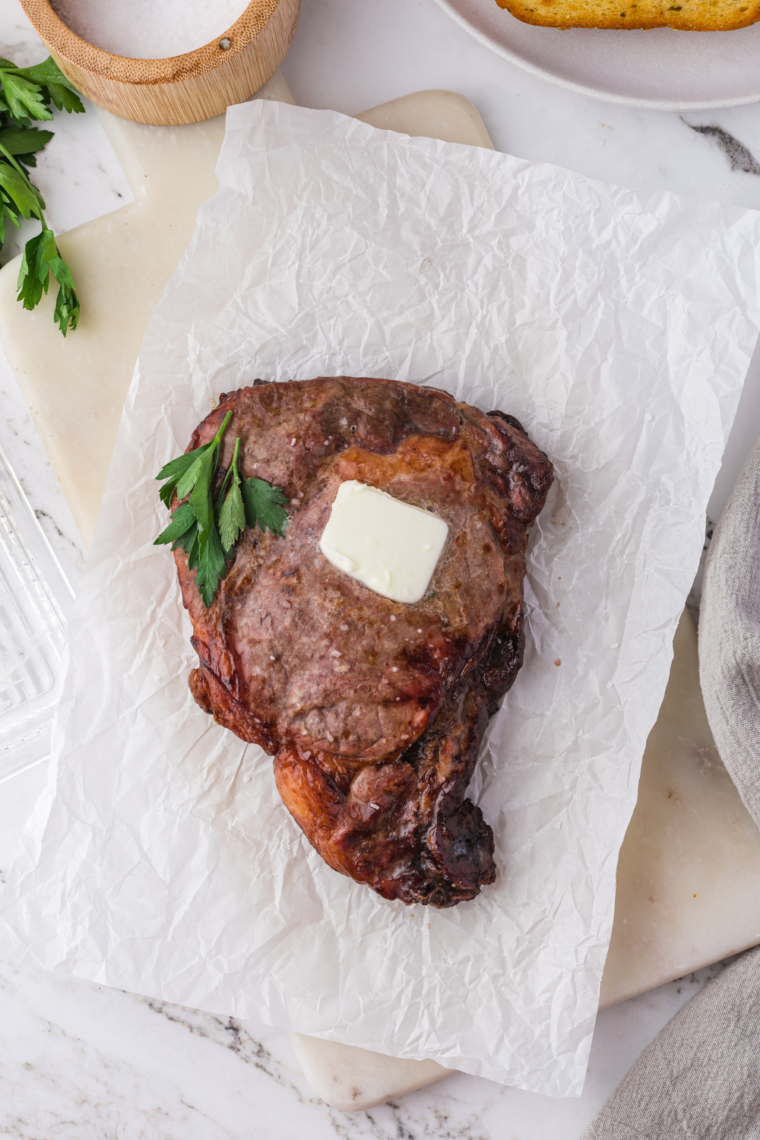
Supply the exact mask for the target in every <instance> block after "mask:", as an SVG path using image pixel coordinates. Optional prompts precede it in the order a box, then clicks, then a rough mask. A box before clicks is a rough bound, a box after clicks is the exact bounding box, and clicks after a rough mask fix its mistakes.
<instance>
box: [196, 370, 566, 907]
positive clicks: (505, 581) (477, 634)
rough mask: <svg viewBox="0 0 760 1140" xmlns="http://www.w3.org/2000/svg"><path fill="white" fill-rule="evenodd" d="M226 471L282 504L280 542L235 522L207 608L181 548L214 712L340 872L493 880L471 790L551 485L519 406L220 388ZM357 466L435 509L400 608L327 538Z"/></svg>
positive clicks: (471, 885)
mask: <svg viewBox="0 0 760 1140" xmlns="http://www.w3.org/2000/svg"><path fill="white" fill-rule="evenodd" d="M230 411H231V412H232V413H233V416H232V420H231V422H230V425H229V427H228V428H227V431H226V433H225V436H224V440H223V450H222V455H221V461H220V465H219V470H220V475H219V476H218V478H219V479H220V481H221V476H222V474H223V472H224V471H225V470H226V468H227V466H228V464H229V463H230V461H231V457H232V449H233V445H234V440H235V437H236V436H240V437H241V450H240V471H241V475H242V476H243V478H250V477H252V476H256V477H258V478H260V479H265V480H267V481H268V482H269V483H273V484H275V485H276V486H278V487H282V488H283V489H284V491H285V493H286V495H287V496H288V498H289V499H290V505H289V507H288V513H289V522H288V525H287V530H286V534H285V537H284V538H278V537H277V536H275V535H272V534H271V533H269V532H267V533H266V534H262V533H261V531H260V530H259V529H258V528H257V529H256V530H255V531H252V530H250V529H246V531H245V532H244V534H243V536H242V538H241V539H240V541H239V542H238V544H237V546H236V547H235V548H234V551H233V557H232V561H231V563H230V565H229V569H228V572H227V577H226V578H225V580H224V581H223V582H222V583H221V586H220V588H219V591H218V593H217V595H216V597H215V598H214V600H213V602H212V604H211V606H210V607H209V608H208V609H206V608H205V606H204V605H203V602H202V600H201V597H200V595H199V593H198V590H197V588H196V585H195V572H194V571H190V570H188V567H187V558H186V555H185V554H184V552H183V551H182V550H177V551H175V559H176V562H177V569H178V572H179V579H180V585H181V588H182V596H183V600H184V604H185V606H186V608H187V610H188V611H189V614H190V618H191V620H192V624H193V629H194V636H193V645H194V647H195V649H196V651H197V653H198V657H199V661H200V664H199V667H198V668H197V669H195V670H194V671H193V673H192V674H191V677H190V687H191V689H192V692H193V695H194V697H195V699H196V701H197V702H198V704H199V705H200V706H201V708H203V709H205V710H206V712H209V713H211V714H212V715H213V716H214V718H215V719H216V720H217V721H218V722H219V723H220V724H222V725H224V726H225V727H226V728H229V729H231V730H232V732H234V733H236V734H237V735H238V736H239V737H241V738H242V739H243V740H247V741H251V742H253V743H256V744H259V745H261V747H262V748H264V749H265V750H266V751H267V752H269V753H271V754H273V755H274V768H275V778H276V781H277V787H278V789H279V791H280V794H281V796H282V798H283V800H284V802H285V804H286V806H287V808H288V809H289V811H290V812H291V814H292V815H293V817H294V819H295V820H296V822H297V823H298V824H299V826H300V827H301V828H302V830H303V831H304V833H305V834H306V836H307V838H308V839H309V841H310V843H311V844H312V845H313V846H314V847H315V848H316V850H317V851H318V852H319V854H320V855H321V856H322V858H323V859H324V860H325V861H326V862H327V863H328V864H329V865H330V866H331V867H333V868H334V869H335V870H336V871H341V872H342V873H343V874H345V875H348V876H349V877H350V878H352V879H355V880H356V881H357V882H360V883H367V884H368V885H369V886H371V887H372V888H373V889H374V890H375V891H377V892H378V894H380V895H382V896H383V898H386V899H401V900H402V901H403V902H405V903H409V904H411V903H426V904H429V905H431V906H435V907H447V906H454V905H455V904H456V903H458V902H461V901H462V900H464V899H471V898H474V897H475V896H476V895H477V894H478V893H479V891H480V888H481V887H482V886H484V885H485V884H487V883H491V882H493V880H494V877H495V866H494V860H493V850H494V844H493V833H492V831H491V828H490V827H489V826H488V824H487V823H485V821H484V819H483V816H482V813H481V811H480V809H479V808H478V807H476V806H475V805H473V804H472V803H470V801H469V800H466V799H465V791H466V789H467V785H468V783H469V781H470V778H471V776H472V773H473V770H474V767H475V763H476V760H477V756H478V751H479V748H480V743H481V740H482V737H483V732H484V730H485V727H486V724H487V722H488V719H489V717H490V716H492V715H493V713H494V712H495V710H496V708H497V705H498V703H499V701H500V700H501V698H502V697H503V695H504V694H505V693H506V691H507V690H508V689H509V687H510V686H511V684H512V682H513V681H514V679H515V676H516V674H517V671H518V669H519V668H520V665H521V664H522V655H523V618H522V604H523V578H524V575H525V545H526V541H527V530H528V528H529V527H530V525H531V523H532V522H533V520H534V519H535V517H536V515H537V514H538V513H539V511H540V510H541V508H542V507H543V505H544V502H545V499H546V495H547V493H548V490H549V487H550V486H551V482H552V466H551V463H550V462H549V460H548V459H547V457H546V456H545V455H544V453H543V452H542V451H540V450H539V449H538V448H537V447H536V446H535V444H533V443H531V441H530V440H529V439H528V437H527V435H526V434H525V432H524V431H523V429H522V428H521V427H520V425H519V424H518V423H517V421H516V420H514V419H512V418H511V417H510V416H506V415H504V414H503V413H501V412H489V413H488V415H485V414H484V413H483V412H480V411H478V410H477V409H476V408H473V407H471V406H470V405H468V404H462V403H457V402H456V401H455V400H454V399H453V398H452V397H451V396H449V395H448V394H447V393H445V392H440V391H437V390H436V389H433V388H421V387H417V386H416V385H413V384H404V383H400V382H398V381H394V380H368V379H355V378H353V377H346V376H342V377H335V378H331V377H325V378H320V379H316V380H306V381H291V382H289V383H277V384H275V383H273V384H265V383H261V382H259V381H257V382H256V383H255V384H254V385H253V386H252V387H250V388H241V389H239V390H238V391H236V392H232V393H229V394H227V395H225V396H223V397H222V399H221V401H220V403H219V406H218V408H216V409H215V410H214V411H213V412H212V413H211V415H209V416H207V417H206V419H205V420H204V421H203V422H202V423H201V424H200V425H199V427H198V428H197V429H196V431H195V433H194V434H193V438H192V440H191V443H190V447H191V448H194V447H198V446H200V445H201V444H203V443H207V442H208V441H209V440H210V439H212V438H213V436H214V435H215V433H216V431H217V430H218V428H219V425H220V424H221V421H222V419H223V418H224V416H225V415H226V413H227V412H230ZM350 479H355V480H357V481H359V482H361V483H364V484H367V485H369V486H372V487H377V488H379V489H380V490H382V491H385V492H387V493H388V494H390V495H393V496H394V497H395V498H397V499H400V500H402V501H403V502H406V503H411V504H412V505H414V506H417V507H421V508H423V509H425V510H428V511H432V512H434V513H435V514H436V515H438V516H440V517H441V518H442V519H444V520H445V521H446V522H447V523H448V526H449V536H448V539H447V542H446V545H445V547H444V550H443V553H442V555H441V558H440V560H439V562H438V565H437V567H436V570H435V573H434V575H433V579H432V581H431V584H430V593H429V594H428V595H427V596H426V598H424V599H423V600H422V601H421V602H419V603H416V604H412V605H408V604H404V603H401V602H393V601H391V600H389V599H387V598H385V597H382V596H381V595H380V594H377V593H375V592H374V591H373V590H371V589H369V588H368V587H366V586H364V585H363V584H362V583H360V582H358V581H356V580H355V579H353V578H351V577H349V576H348V575H346V574H343V573H342V572H341V571H340V570H338V569H337V568H336V567H334V566H332V565H331V564H330V563H329V562H328V561H327V559H325V557H324V556H323V555H322V553H321V552H320V549H319V540H320V537H321V535H322V531H323V530H324V527H325V524H326V522H327V520H328V518H329V515H330V508H331V505H332V502H333V500H334V498H335V496H336V494H337V491H338V487H339V486H340V484H341V483H343V482H345V481H346V480H350Z"/></svg>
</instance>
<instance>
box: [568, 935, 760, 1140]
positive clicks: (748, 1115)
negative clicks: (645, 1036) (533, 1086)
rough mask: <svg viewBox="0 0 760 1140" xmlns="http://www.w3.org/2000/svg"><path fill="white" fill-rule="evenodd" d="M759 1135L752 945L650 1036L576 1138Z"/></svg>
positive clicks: (759, 1028) (759, 1058) (757, 1005)
mask: <svg viewBox="0 0 760 1140" xmlns="http://www.w3.org/2000/svg"><path fill="white" fill-rule="evenodd" d="M758 1138H760V946H758V947H756V948H755V949H754V950H749V951H747V953H746V954H742V956H741V957H740V958H737V959H736V960H735V961H734V962H732V964H731V965H730V966H728V967H727V968H726V969H725V970H724V971H723V973H722V974H719V975H718V977H717V978H715V979H714V980H713V981H712V982H710V983H709V984H708V985H706V986H705V988H704V989H703V990H701V991H700V993H698V994H697V995H696V997H693V998H692V999H691V1001H690V1002H688V1004H687V1005H685V1006H684V1007H683V1009H682V1010H681V1011H680V1012H679V1013H677V1014H676V1016H675V1017H674V1018H673V1019H672V1021H669V1022H668V1024H667V1025H666V1026H665V1028H664V1029H663V1030H662V1031H661V1032H660V1033H659V1034H658V1036H657V1037H655V1039H654V1041H653V1042H652V1044H651V1045H648V1046H647V1047H646V1049H645V1050H644V1052H643V1053H642V1054H641V1056H640V1057H639V1059H638V1061H637V1062H636V1064H635V1065H634V1066H633V1068H632V1069H630V1070H629V1072H628V1073H627V1074H626V1076H625V1077H624V1078H623V1080H622V1081H621V1082H620V1084H619V1085H618V1087H617V1088H616V1089H615V1091H614V1093H613V1094H612V1096H611V1097H610V1098H609V1100H608V1101H607V1102H606V1104H605V1105H604V1106H603V1108H602V1110H601V1112H600V1113H599V1115H598V1116H597V1117H596V1119H595V1120H594V1122H593V1123H592V1124H591V1125H590V1127H589V1128H587V1129H586V1131H585V1132H584V1134H583V1137H582V1138H581V1140H758Z"/></svg>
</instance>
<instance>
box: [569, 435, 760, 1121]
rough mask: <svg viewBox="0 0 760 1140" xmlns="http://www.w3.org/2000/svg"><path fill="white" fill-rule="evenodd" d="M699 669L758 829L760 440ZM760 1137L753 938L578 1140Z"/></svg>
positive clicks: (722, 547)
mask: <svg viewBox="0 0 760 1140" xmlns="http://www.w3.org/2000/svg"><path fill="white" fill-rule="evenodd" d="M699 672H700V680H701V684H702V693H703V696H704V701H705V708H706V709H707V716H708V720H709V721H710V728H711V729H712V733H713V736H714V737H715V743H716V744H717V746H718V752H719V753H720V756H721V759H722V760H723V762H724V764H725V765H726V768H727V769H728V771H729V772H730V774H731V776H732V778H733V780H734V783H735V784H736V786H737V788H738V790H739V794H740V795H741V797H742V799H743V801H744V803H745V804H746V806H747V809H748V811H749V812H750V814H751V815H752V817H753V819H754V820H755V822H756V823H757V824H758V825H759V826H760V443H758V445H757V447H756V448H755V450H754V451H753V452H752V454H751V455H750V457H749V459H748V460H747V463H746V465H745V467H744V470H743V471H742V473H741V475H740V476H739V479H738V482H737V484H736V486H735V488H734V490H733V492H732V495H731V498H730V500H729V502H728V504H727V506H726V509H725V511H724V512H723V516H722V518H721V520H720V523H719V525H718V527H717V529H716V531H715V535H714V537H713V540H712V544H711V546H710V551H709V554H708V557H707V564H706V567H705V577H704V585H703V589H702V605H701V607H700V612H699ZM679 1138H680V1140H760V947H757V948H756V949H754V950H749V951H747V953H746V954H743V955H742V956H741V957H740V958H737V959H736V961H735V962H733V963H732V964H731V965H730V966H729V967H728V968H727V969H726V970H724V971H723V973H722V974H720V975H719V976H718V977H717V978H715V980H714V981H712V982H710V983H709V985H707V986H705V988H704V989H703V990H702V991H701V993H699V994H697V995H696V997H694V998H692V1000H691V1001H690V1002H689V1003H688V1004H687V1005H685V1006H684V1008H683V1009H682V1010H681V1011H680V1013H677V1014H676V1016H675V1017H674V1018H673V1019H672V1021H670V1022H669V1023H668V1024H667V1025H666V1026H665V1028H664V1029H663V1030H662V1031H661V1032H660V1034H659V1035H658V1036H657V1037H656V1038H655V1039H654V1041H653V1042H652V1044H651V1045H648V1046H647V1048H646V1049H645V1050H644V1052H643V1053H642V1054H641V1056H640V1057H639V1059H638V1061H637V1062H636V1064H635V1065H634V1066H633V1068H631V1069H630V1070H629V1072H628V1073H627V1074H626V1076H625V1077H624V1078H623V1080H622V1081H621V1082H620V1084H619V1085H618V1087H617V1088H616V1089H615V1091H614V1092H613V1093H612V1095H611V1096H610V1097H609V1099H608V1100H607V1102H606V1103H605V1104H604V1106H603V1107H602V1110H601V1112H600V1113H599V1114H598V1116H597V1117H596V1119H595V1120H594V1122H593V1123H592V1124H591V1125H590V1127H589V1128H588V1129H587V1130H586V1132H584V1134H583V1137H582V1140H679Z"/></svg>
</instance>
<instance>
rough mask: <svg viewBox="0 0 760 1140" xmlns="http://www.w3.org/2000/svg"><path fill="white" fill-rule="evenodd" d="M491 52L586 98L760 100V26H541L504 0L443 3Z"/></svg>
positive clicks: (690, 103) (681, 107)
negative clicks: (501, 1) (501, 2)
mask: <svg viewBox="0 0 760 1140" xmlns="http://www.w3.org/2000/svg"><path fill="white" fill-rule="evenodd" d="M435 2H436V4H438V6H439V7H441V8H443V10H444V12H447V13H448V14H449V15H450V16H451V18H452V19H453V20H456V22H457V23H458V24H461V25H462V27H463V28H466V29H467V31H468V32H469V33H470V34H471V35H473V36H474V37H475V39H477V40H480V42H481V43H484V44H485V45H486V46H487V47H489V48H491V50H492V51H495V52H496V53H497V55H501V56H503V57H504V59H508V60H509V61H510V63H515V64H517V66H518V67H522V68H523V69H524V70H525V71H530V72H532V74H533V75H539V76H541V78H542V79H548V80H549V81H550V82H551V83H558V84H559V85H560V86H561V87H569V88H570V89H571V90H573V91H579V92H581V94H583V95H592V96H594V97H595V98H597V99H607V100H609V101H610V102H613V103H627V104H629V105H631V106H634V107H652V108H656V109H659V110H663V111H698V110H702V109H704V108H707V107H738V106H740V105H741V104H744V103H757V102H760V23H758V24H754V25H753V26H752V27H750V28H741V29H740V30H739V31H736V32H676V31H673V30H672V29H671V28H654V29H652V30H650V31H634V30H631V31H605V30H596V29H593V28H572V29H570V30H567V31H563V30H561V29H559V28H537V27H534V26H533V25H531V24H523V23H522V21H521V20H516V19H515V18H514V16H511V15H510V14H509V12H505V11H503V10H502V9H501V8H499V7H498V6H497V4H496V0H435Z"/></svg>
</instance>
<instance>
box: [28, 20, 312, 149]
mask: <svg viewBox="0 0 760 1140" xmlns="http://www.w3.org/2000/svg"><path fill="white" fill-rule="evenodd" d="M21 6H22V8H23V9H24V11H25V12H26V15H27V16H28V18H29V20H30V22H31V23H32V25H33V26H34V30H35V31H36V32H37V34H38V36H39V37H40V39H41V40H42V41H43V43H44V44H45V46H46V47H47V49H48V51H49V52H50V54H51V55H52V57H53V59H54V60H55V61H56V63H57V64H58V66H59V67H60V69H61V71H62V72H63V73H64V75H65V76H66V77H67V78H68V79H70V80H71V82H72V83H73V84H74V85H75V86H76V87H77V88H78V90H79V91H81V92H82V94H83V95H86V96H87V98H88V99H91V100H92V102H93V103H96V104H97V105H98V106H99V107H103V108H105V110H107V111H111V112H113V114H114V115H119V116H120V117H121V118H123V119H132V120H133V121H134V122H137V123H150V124H153V125H154V126H179V125H181V124H182V123H198V122H201V121H202V120H204V119H211V118H213V117H214V116H215V115H221V114H223V113H224V111H226V109H227V107H228V106H230V105H231V104H233V103H242V102H244V101H245V100H246V99H248V98H250V96H251V95H253V93H254V92H255V91H258V90H259V88H260V87H262V86H263V85H264V84H265V83H266V81H267V79H269V77H270V76H271V75H273V74H274V72H275V71H276V70H277V68H278V67H279V65H280V63H281V61H282V59H283V57H284V55H285V53H286V51H287V50H288V47H289V46H290V41H291V40H292V38H293V33H294V32H295V30H296V24H297V23H298V16H299V13H300V8H301V0H251V3H250V4H249V5H248V7H247V8H246V10H245V11H244V12H243V14H242V16H240V18H239V19H238V20H236V21H235V23H234V24H233V25H232V27H231V28H229V29H228V30H227V31H226V32H224V33H222V35H220V36H218V37H217V38H215V39H214V40H213V41H212V42H211V43H208V44H206V45H205V46H204V47H200V48H197V49H196V50H195V51H191V52H187V53H186V54H185V55H176V56H171V57H169V58H167V59H129V58H127V57H126V56H120V55H112V54H111V53H110V52H107V51H102V50H101V49H100V48H97V47H94V46H93V45H92V44H90V43H88V42H87V41H86V40H83V39H82V38H81V36H78V35H77V34H76V33H75V32H72V30H71V28H69V27H67V25H66V24H64V22H63V21H62V20H61V19H60V17H59V16H58V15H57V14H56V13H55V11H54V10H53V8H52V7H51V5H50V2H49V0H21Z"/></svg>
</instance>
